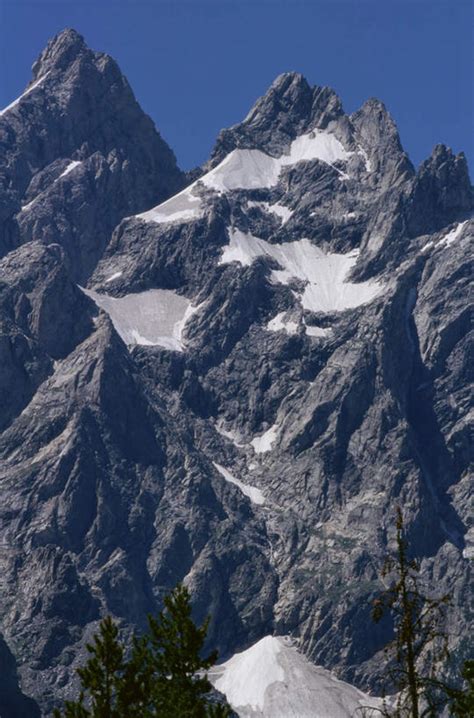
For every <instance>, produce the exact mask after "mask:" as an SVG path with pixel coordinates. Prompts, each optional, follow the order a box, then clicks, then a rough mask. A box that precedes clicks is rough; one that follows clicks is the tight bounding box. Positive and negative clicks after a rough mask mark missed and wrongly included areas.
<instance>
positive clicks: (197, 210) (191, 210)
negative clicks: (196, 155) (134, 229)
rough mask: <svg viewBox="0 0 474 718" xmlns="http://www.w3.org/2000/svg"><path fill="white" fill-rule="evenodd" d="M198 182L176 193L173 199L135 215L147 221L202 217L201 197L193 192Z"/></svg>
mask: <svg viewBox="0 0 474 718" xmlns="http://www.w3.org/2000/svg"><path fill="white" fill-rule="evenodd" d="M196 184H197V183H196V182H193V184H191V185H189V187H186V189H184V190H183V191H182V192H179V193H178V194H175V195H174V197H171V199H167V200H166V202H162V203H161V204H159V205H158V206H157V207H153V209H149V210H148V211H147V212H142V213H141V214H137V215H135V216H136V217H137V218H139V219H143V220H145V222H157V223H159V224H160V223H165V222H189V221H191V220H193V219H199V218H200V217H202V204H201V199H200V197H198V196H196V195H195V194H193V189H194V188H195V186H196Z"/></svg>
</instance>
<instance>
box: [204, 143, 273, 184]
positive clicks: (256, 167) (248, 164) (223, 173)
mask: <svg viewBox="0 0 474 718" xmlns="http://www.w3.org/2000/svg"><path fill="white" fill-rule="evenodd" d="M281 168H282V165H281V164H280V160H278V159H275V158H274V157H270V155H267V154H265V152H262V151H261V150H232V152H229V154H228V155H227V156H226V157H225V158H224V159H223V160H222V162H221V163H220V164H218V165H217V167H214V169H212V170H211V171H210V172H208V173H207V174H206V175H204V176H203V177H201V182H203V183H204V184H205V185H206V187H209V188H210V189H213V190H215V191H216V192H227V191H229V190H233V189H260V188H262V187H273V186H274V185H276V184H277V183H278V177H279V175H280V171H281Z"/></svg>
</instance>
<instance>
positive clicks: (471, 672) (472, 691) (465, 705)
mask: <svg viewBox="0 0 474 718" xmlns="http://www.w3.org/2000/svg"><path fill="white" fill-rule="evenodd" d="M461 676H462V678H463V679H464V681H465V682H466V684H467V686H466V689H465V690H462V689H457V690H452V689H450V690H448V695H449V698H450V709H451V714H452V715H453V716H455V718H472V717H473V716H474V660H470V661H465V662H464V666H463V669H462V671H461Z"/></svg>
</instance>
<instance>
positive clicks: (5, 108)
mask: <svg viewBox="0 0 474 718" xmlns="http://www.w3.org/2000/svg"><path fill="white" fill-rule="evenodd" d="M48 75H49V72H45V73H44V75H43V76H42V77H40V78H39V80H36V82H33V84H32V85H30V86H29V87H28V88H27V89H26V90H25V91H24V92H23V93H22V94H21V95H20V96H19V97H17V98H16V100H13V102H11V103H10V104H9V105H7V106H6V107H4V108H3V110H0V117H1V116H2V115H4V114H5V113H6V112H8V111H9V110H12V109H13V108H14V107H17V105H19V103H20V102H21V101H22V100H23V98H24V97H27V95H29V94H30V92H33V90H35V89H36V88H37V87H39V86H40V85H41V83H42V82H43V81H44V80H46V78H47V77H48Z"/></svg>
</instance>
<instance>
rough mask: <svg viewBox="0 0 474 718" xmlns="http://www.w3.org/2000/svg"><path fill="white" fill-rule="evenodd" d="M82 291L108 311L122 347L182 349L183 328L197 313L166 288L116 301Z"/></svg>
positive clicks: (184, 299)
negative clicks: (120, 339) (140, 345)
mask: <svg viewBox="0 0 474 718" xmlns="http://www.w3.org/2000/svg"><path fill="white" fill-rule="evenodd" d="M117 274H119V273H117ZM112 278H113V277H109V280H111V279H112ZM83 292H84V293H85V294H87V295H88V296H89V297H90V298H91V299H93V300H94V302H95V303H96V304H97V306H98V307H100V308H101V309H103V310H104V311H105V312H107V314H108V315H109V316H110V318H111V320H112V322H113V325H114V327H115V329H116V330H117V332H118V333H119V334H120V336H121V337H122V339H123V341H124V342H125V344H128V345H133V344H143V345H146V346H154V345H155V346H161V347H165V348H166V349H171V350H174V351H182V350H183V342H182V333H183V329H184V326H185V324H186V322H187V321H188V319H189V318H190V317H191V316H192V314H194V312H195V311H196V309H195V307H193V306H192V305H191V302H190V301H189V299H186V297H182V296H180V295H179V294H176V292H173V291H171V290H168V289H150V290H148V291H146V292H139V293H137V294H127V295H126V296H125V297H119V298H116V297H110V296H108V295H107V294H99V293H98V292H94V291H92V290H91V289H83Z"/></svg>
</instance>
